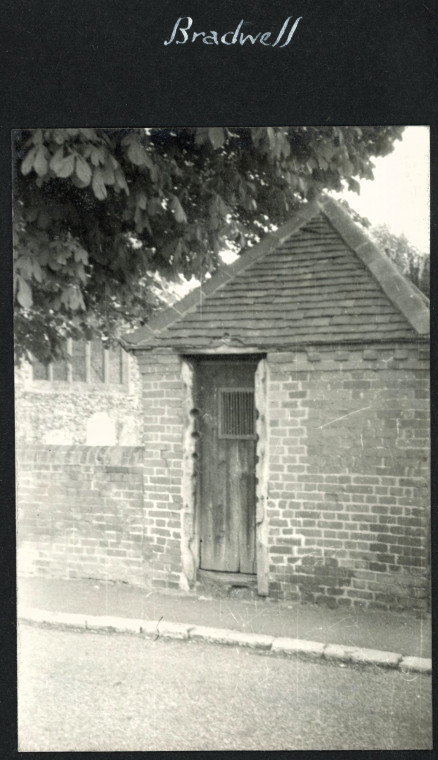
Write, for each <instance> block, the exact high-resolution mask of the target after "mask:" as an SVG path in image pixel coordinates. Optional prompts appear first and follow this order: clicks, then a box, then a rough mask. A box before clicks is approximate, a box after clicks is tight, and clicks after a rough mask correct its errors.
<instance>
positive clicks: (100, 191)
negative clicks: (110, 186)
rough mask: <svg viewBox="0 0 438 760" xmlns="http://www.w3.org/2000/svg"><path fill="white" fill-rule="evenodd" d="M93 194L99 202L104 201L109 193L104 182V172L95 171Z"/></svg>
mask: <svg viewBox="0 0 438 760" xmlns="http://www.w3.org/2000/svg"><path fill="white" fill-rule="evenodd" d="M92 187H93V193H94V195H95V196H96V198H97V199H98V200H99V201H104V200H105V198H106V197H107V195H108V193H107V191H106V187H105V182H104V181H103V177H102V172H101V170H100V169H95V170H94V174H93V184H92Z"/></svg>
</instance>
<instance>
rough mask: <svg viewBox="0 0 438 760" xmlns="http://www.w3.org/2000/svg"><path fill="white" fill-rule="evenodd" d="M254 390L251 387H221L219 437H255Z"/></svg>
mask: <svg viewBox="0 0 438 760" xmlns="http://www.w3.org/2000/svg"><path fill="white" fill-rule="evenodd" d="M254 435H255V407H254V391H253V390H251V389H250V388H220V389H219V438H254Z"/></svg>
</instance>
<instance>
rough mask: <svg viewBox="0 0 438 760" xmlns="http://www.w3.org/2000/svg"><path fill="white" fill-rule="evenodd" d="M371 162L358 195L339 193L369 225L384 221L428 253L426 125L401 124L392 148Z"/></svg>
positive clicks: (428, 165) (396, 232)
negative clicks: (402, 127)
mask: <svg viewBox="0 0 438 760" xmlns="http://www.w3.org/2000/svg"><path fill="white" fill-rule="evenodd" d="M373 162H374V165H375V170H374V180H360V195H357V194H356V193H351V192H348V191H345V192H344V193H343V194H342V195H341V197H343V198H345V199H346V200H347V201H348V203H349V204H350V206H351V207H352V208H353V209H354V210H355V211H357V212H358V213H359V214H361V215H362V216H365V217H367V218H368V219H369V220H370V222H371V223H372V224H373V225H380V224H386V225H387V226H388V227H389V229H390V231H391V232H392V233H394V234H395V235H401V234H402V233H404V234H405V235H406V237H407V239H408V240H409V241H410V242H411V243H412V244H413V245H414V246H416V248H418V249H419V250H420V251H422V252H423V253H429V245H430V244H429V230H430V227H429V225H430V212H429V206H430V153H429V127H405V130H404V132H403V137H402V140H397V141H396V142H395V148H394V150H393V152H392V153H390V154H389V155H388V156H383V157H382V158H376V159H373Z"/></svg>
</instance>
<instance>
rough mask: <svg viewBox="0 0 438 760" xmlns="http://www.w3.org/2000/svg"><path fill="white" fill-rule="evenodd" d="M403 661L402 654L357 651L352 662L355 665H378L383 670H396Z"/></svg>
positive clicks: (372, 650)
mask: <svg viewBox="0 0 438 760" xmlns="http://www.w3.org/2000/svg"><path fill="white" fill-rule="evenodd" d="M401 659H402V655H401V654H398V653H396V652H385V651H383V650H380V649H356V651H355V652H353V653H352V655H351V662H354V664H355V665H377V666H379V667H381V668H396V667H397V666H398V664H399V662H400V660H401Z"/></svg>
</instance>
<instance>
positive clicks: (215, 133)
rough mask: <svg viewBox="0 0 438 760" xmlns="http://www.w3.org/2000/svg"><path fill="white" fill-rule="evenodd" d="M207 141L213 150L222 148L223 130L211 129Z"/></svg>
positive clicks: (223, 140)
mask: <svg viewBox="0 0 438 760" xmlns="http://www.w3.org/2000/svg"><path fill="white" fill-rule="evenodd" d="M208 139H209V140H210V142H211V144H212V146H213V148H214V149H215V150H217V149H218V148H222V145H223V144H224V142H225V130H224V129H223V128H222V127H211V128H210V129H209V130H208Z"/></svg>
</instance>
